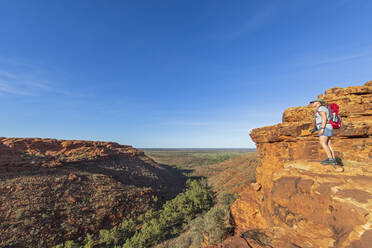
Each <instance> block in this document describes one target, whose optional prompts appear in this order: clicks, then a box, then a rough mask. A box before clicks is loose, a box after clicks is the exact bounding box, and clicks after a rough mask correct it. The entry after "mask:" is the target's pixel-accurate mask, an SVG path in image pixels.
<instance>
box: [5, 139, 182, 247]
mask: <svg viewBox="0 0 372 248" xmlns="http://www.w3.org/2000/svg"><path fill="white" fill-rule="evenodd" d="M183 183H184V178H183V177H181V176H180V175H178V174H176V173H174V172H172V171H171V170H170V169H169V168H165V167H163V166H161V165H159V164H157V163H155V162H154V161H153V160H152V159H149V158H148V157H146V156H145V155H144V153H143V152H142V151H139V150H137V149H135V148H133V147H131V146H125V145H119V144H117V143H113V142H94V141H76V140H72V141H71V140H70V141H68V140H55V139H36V138H35V139H33V138H28V139H23V138H0V233H1V235H0V247H52V246H54V245H56V244H59V243H62V242H64V241H66V240H70V239H76V238H78V237H84V236H85V234H86V233H97V232H98V231H99V230H100V229H102V228H110V227H112V226H113V225H115V224H117V223H118V222H120V221H121V220H122V219H130V218H133V217H136V216H138V215H139V214H142V213H145V212H146V211H148V210H149V209H152V208H156V207H157V206H159V205H161V204H162V203H163V202H164V201H165V200H167V199H170V198H171V197H173V196H174V195H175V194H177V193H178V192H179V191H180V190H182V188H183Z"/></svg>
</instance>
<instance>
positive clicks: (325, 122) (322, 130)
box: [319, 111, 327, 134]
mask: <svg viewBox="0 0 372 248" xmlns="http://www.w3.org/2000/svg"><path fill="white" fill-rule="evenodd" d="M319 114H320V116H321V117H322V124H321V126H320V130H319V133H320V134H323V133H324V128H325V126H326V125H327V116H326V112H324V111H320V112H319Z"/></svg>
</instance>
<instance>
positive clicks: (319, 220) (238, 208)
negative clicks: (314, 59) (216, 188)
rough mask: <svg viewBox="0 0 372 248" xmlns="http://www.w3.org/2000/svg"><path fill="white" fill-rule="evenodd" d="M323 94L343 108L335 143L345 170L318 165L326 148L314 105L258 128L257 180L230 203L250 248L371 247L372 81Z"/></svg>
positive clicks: (255, 132)
mask: <svg viewBox="0 0 372 248" xmlns="http://www.w3.org/2000/svg"><path fill="white" fill-rule="evenodd" d="M319 97H320V98H323V99H324V100H325V101H326V102H328V103H337V104H338V105H339V106H340V113H341V116H342V117H343V121H344V126H343V127H342V128H341V129H340V130H335V132H334V137H333V138H332V144H333V147H334V149H335V151H336V156H337V157H338V158H339V161H340V162H342V164H343V167H342V169H341V170H340V168H339V167H336V168H335V167H332V166H324V165H321V164H320V163H319V162H318V161H319V160H321V159H325V153H324V151H323V150H322V149H321V147H320V145H319V144H318V137H317V135H316V134H311V133H310V132H309V130H310V129H311V128H312V125H313V124H312V122H313V115H314V110H313V109H312V108H311V107H310V106H304V107H295V108H290V109H287V110H286V111H285V112H284V114H283V120H282V123H281V124H277V125H274V126H269V127H263V128H258V129H254V130H252V132H251V137H252V139H253V140H254V141H255V142H256V145H257V149H258V152H259V155H260V160H261V165H260V166H258V167H257V171H256V172H257V174H256V180H257V183H256V184H254V185H248V186H247V187H246V188H245V189H244V190H243V192H242V193H241V194H240V197H239V199H238V200H237V201H236V202H235V203H234V204H233V206H232V208H231V214H232V218H233V220H234V222H235V226H236V230H235V231H236V236H235V237H234V239H236V240H239V242H241V241H240V240H241V239H243V240H244V241H245V242H243V243H245V244H246V247H274V248H277V247H278V248H284V247H303V248H305V247H306V248H307V247H314V248H315V247H316V248H318V247H322V248H323V247H337V248H341V247H342V248H356V247H365V248H367V247H371V244H372V214H371V212H372V82H368V83H366V84H365V85H363V86H354V87H347V88H332V89H329V90H327V91H326V92H325V94H323V95H320V96H319ZM253 186H254V187H253ZM230 242H231V240H230ZM225 247H233V246H231V245H230V246H225ZM242 247H244V246H242Z"/></svg>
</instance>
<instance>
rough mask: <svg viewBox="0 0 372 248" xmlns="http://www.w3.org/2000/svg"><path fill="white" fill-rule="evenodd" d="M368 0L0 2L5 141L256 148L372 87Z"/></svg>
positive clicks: (1, 131) (371, 4)
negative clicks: (264, 129)
mask: <svg viewBox="0 0 372 248" xmlns="http://www.w3.org/2000/svg"><path fill="white" fill-rule="evenodd" d="M371 10H372V1H367V0H365V1H362V0H354V1H352V0H346V1H345V0H329V1H324V0H322V1H321V0H312V1H298V0H293V1H248V0H244V1H243V0H242V1H218V0H187V1H181V0H180V1H174V0H168V1H162V0H159V1H154V0H147V1H145V0H138V1H103V0H100V1H94V0H84V1H83V0H79V1H76V0H63V1H48V0H45V1H37V0H33V1H29V0H24V1H22V0H0V104H1V108H0V116H1V122H0V136H5V137H52V138H63V139H88V140H106V141H117V142H119V143H121V144H128V145H133V146H135V147H254V143H253V142H252V141H251V139H250V137H249V132H250V130H251V129H252V128H255V127H260V126H265V125H272V124H276V123H279V122H280V121H281V116H282V113H283V111H284V110H285V109H286V108H288V107H293V106H301V105H306V104H307V103H308V102H309V100H310V99H312V98H313V97H316V96H317V95H318V94H320V93H323V92H324V90H326V89H328V88H331V87H335V86H339V87H346V86H351V85H361V84H362V83H364V82H366V81H369V80H372V70H371V68H372V18H371Z"/></svg>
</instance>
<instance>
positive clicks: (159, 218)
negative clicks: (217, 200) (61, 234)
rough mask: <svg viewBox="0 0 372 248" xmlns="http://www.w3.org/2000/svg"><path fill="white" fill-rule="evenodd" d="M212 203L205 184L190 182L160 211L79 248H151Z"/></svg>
mask: <svg viewBox="0 0 372 248" xmlns="http://www.w3.org/2000/svg"><path fill="white" fill-rule="evenodd" d="M213 203H214V193H213V192H212V191H211V190H210V189H209V188H208V186H207V183H206V181H205V180H199V181H197V180H194V181H191V180H189V181H187V183H186V191H185V192H183V193H180V194H179V195H177V197H175V198H174V199H172V200H170V201H167V202H166V203H165V204H164V205H163V207H162V209H160V210H158V211H155V210H149V211H147V212H146V213H145V214H143V215H141V216H139V217H138V218H137V219H136V220H123V221H122V222H121V224H119V225H117V226H116V227H114V228H111V229H109V230H101V231H100V232H99V235H98V237H97V239H96V240H95V239H94V238H93V236H92V235H90V234H88V235H87V237H86V238H85V240H84V242H83V243H84V244H83V246H82V247H85V248H90V247H119V246H122V247H123V248H132V247H153V246H155V245H157V244H159V243H161V242H163V241H165V240H167V239H170V238H173V237H175V236H176V235H178V234H179V233H180V232H181V231H183V230H184V229H185V227H186V226H187V225H188V223H189V222H190V221H191V220H192V219H194V218H195V217H196V216H197V215H198V214H200V213H202V212H204V211H207V210H209V209H210V208H211V207H212V205H213ZM141 224H142V226H141V228H140V229H139V230H137V227H138V226H139V225H141ZM96 241H97V242H96ZM97 243H98V244H97ZM189 243H191V238H189ZM95 244H96V245H95ZM67 245H68V246H67ZM74 245H76V243H74V242H73V241H68V242H66V243H65V244H64V246H63V245H62V246H59V248H66V247H74V248H75V247H78V246H74Z"/></svg>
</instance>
